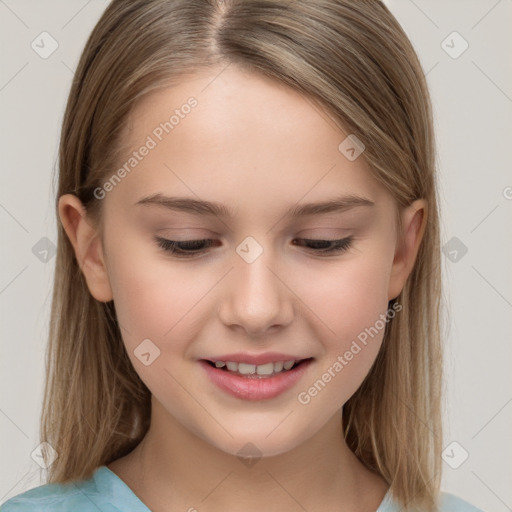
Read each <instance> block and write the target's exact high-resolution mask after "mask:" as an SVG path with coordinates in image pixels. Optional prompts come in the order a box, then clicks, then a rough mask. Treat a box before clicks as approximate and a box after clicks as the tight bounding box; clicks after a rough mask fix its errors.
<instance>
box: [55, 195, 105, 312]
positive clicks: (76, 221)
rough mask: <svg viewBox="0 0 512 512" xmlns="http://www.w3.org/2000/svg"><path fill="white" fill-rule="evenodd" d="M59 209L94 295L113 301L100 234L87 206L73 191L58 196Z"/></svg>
mask: <svg viewBox="0 0 512 512" xmlns="http://www.w3.org/2000/svg"><path fill="white" fill-rule="evenodd" d="M58 210H59V217H60V220H61V222H62V224H63V227H64V230H65V231H66V234H67V236H68V238H69V240H70V241H71V244H72V245H73V249H74V251H75V256H76V259H77V261H78V265H79V266H80V270H81V271H82V273H83V274H84V277H85V280H86V281H87V287H88V288H89V291H90V292H91V295H92V296H93V297H94V298H95V299H96V300H98V301H100V302H108V301H110V300H112V299H113V294H112V289H111V287H110V281H109V279H108V273H107V268H106V265H105V259H104V255H103V246H102V242H101V237H100V236H99V232H98V231H97V229H96V228H95V227H94V223H93V222H92V221H91V219H89V218H88V217H87V214H86V212H85V207H84V206H83V204H82V202H81V201H80V199H78V197H77V196H75V195H74V194H64V195H62V196H61V197H60V198H59V203H58Z"/></svg>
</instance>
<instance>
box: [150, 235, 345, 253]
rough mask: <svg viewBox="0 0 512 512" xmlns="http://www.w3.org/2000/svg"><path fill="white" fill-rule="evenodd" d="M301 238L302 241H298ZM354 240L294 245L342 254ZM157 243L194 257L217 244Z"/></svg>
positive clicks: (157, 239)
mask: <svg viewBox="0 0 512 512" xmlns="http://www.w3.org/2000/svg"><path fill="white" fill-rule="evenodd" d="M296 240H299V241H300V243H297V242H296ZM353 240H354V237H353V236H349V237H347V238H342V239H340V240H315V239H311V238H296V239H294V241H293V244H294V245H305V246H306V247H307V248H308V249H311V250H312V251H314V252H316V253H320V254H326V253H327V254H340V253H342V252H345V251H347V250H348V249H349V248H350V247H351V245H352V242H353ZM155 242H156V244H157V245H158V246H159V247H161V248H162V249H163V250H164V251H166V252H169V253H171V254H173V255H175V256H177V257H183V258H187V257H192V256H195V255H198V254H202V253H204V252H206V249H207V248H208V247H212V246H213V245H214V244H215V240H212V239H208V238H204V239H201V240H184V241H177V240H167V239H166V238H161V237H155Z"/></svg>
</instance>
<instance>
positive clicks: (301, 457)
mask: <svg viewBox="0 0 512 512" xmlns="http://www.w3.org/2000/svg"><path fill="white" fill-rule="evenodd" d="M256 450H257V449H256V448H251V445H247V446H246V451H247V453H248V454H249V457H248V458H243V457H242V456H239V455H232V454H229V453H226V452H224V451H222V450H219V449H218V448H216V447H215V446H212V445H211V444H210V443H208V442H206V441H205V440H203V439H201V438H200V437H198V436H196V435H195V434H194V433H193V432H190V431H189V430H188V429H186V428H185V427H184V426H183V425H182V424H181V423H179V422H178V421H177V420H176V419H175V418H174V417H172V416H171V415H169V414H168V413H167V412H166V411H165V409H164V408H163V407H162V405H161V404H159V403H158V402H157V401H155V400H154V401H153V407H152V418H151V427H150V429H149V430H148V432H147V434H146V436H145V437H144V439H143V441H142V442H141V443H140V444H139V445H138V446H137V447H136V448H135V449H134V450H133V451H132V452H131V453H130V454H128V455H127V456H126V457H123V458H122V459H118V460H117V461H114V462H113V463H111V464H109V468H110V469H111V470H112V471H114V472H115V473H116V474H117V475H118V476H119V477H120V478H121V479H123V480H124V481H125V483H126V484H127V485H128V486H129V487H130V488H131V489H132V491H133V492H134V493H135V494H136V495H137V496H138V497H139V498H140V499H141V501H142V502H143V503H145V504H146V505H147V506H148V508H150V509H151V510H152V511H153V512H160V511H162V512H163V511H167V510H187V511H188V510H190V511H194V510H195V509H197V510H207V511H208V512H217V511H219V512H220V511H222V512H226V511H231V510H244V511H246V512H252V511H259V510H276V511H277V510H295V509H297V510H301V509H302V510H307V511H309V512H314V511H317V510H318V511H320V510H322V511H323V512H326V511H329V510H333V511H334V510H338V511H339V510H346V511H354V512H374V511H375V510H377V508H378V506H379V504H380V503H381V501H382V499H383V497H384V495H385V493H386V491H387V488H388V486H387V484H386V483H385V481H384V480H383V479H382V478H381V477H380V476H379V475H377V474H375V473H373V472H371V471H369V470H368V469H367V468H366V467H365V466H364V465H363V464H362V463H361V462H360V461H359V460H358V459H357V457H356V456H355V455H354V454H353V452H352V451H351V450H350V449H349V448H348V446H347V445H346V443H345V440H344V437H343V431H342V421H341V415H338V414H336V415H334V416H333V417H332V418H331V419H330V420H329V421H328V422H327V423H326V424H325V425H324V426H323V427H322V428H320V429H319V430H317V431H316V432H315V434H314V435H313V436H312V437H310V438H309V439H307V440H306V441H305V442H304V443H302V444H301V445H299V446H296V447H295V448H293V449H291V450H289V451H287V452H286V453H283V454H280V455H275V456H272V457H259V456H258V454H257V451H256Z"/></svg>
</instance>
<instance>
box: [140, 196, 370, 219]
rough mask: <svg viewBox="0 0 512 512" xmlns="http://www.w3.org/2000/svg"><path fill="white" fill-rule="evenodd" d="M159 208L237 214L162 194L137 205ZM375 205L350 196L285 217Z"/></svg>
mask: <svg viewBox="0 0 512 512" xmlns="http://www.w3.org/2000/svg"><path fill="white" fill-rule="evenodd" d="M138 205H143V206H159V207H162V208H167V209H169V210H175V211H183V212H188V213H193V214H197V215H208V216H216V217H221V218H229V217H234V216H235V215H236V212H234V211H233V210H231V209H230V208H228V207H227V206H226V205H224V204H222V203H217V202H212V201H203V200H199V199H193V198H188V197H169V196H164V195H162V194H152V195H150V196H147V197H144V198H142V199H140V200H139V201H137V202H136V203H135V206H138ZM374 205H375V203H374V202H373V201H370V200H369V199H367V198H365V197H361V196H358V195H355V194H350V195H346V196H341V197H335V198H333V199H329V200H326V201H321V202H317V203H305V204H300V205H298V206H296V207H291V208H289V209H288V210H287V211H286V212H285V213H284V215H283V216H284V217H306V216H309V215H321V214H326V213H334V212H344V211H347V210H349V209H351V208H355V207H357V206H368V207H372V206H374Z"/></svg>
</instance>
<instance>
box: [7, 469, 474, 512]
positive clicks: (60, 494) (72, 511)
mask: <svg viewBox="0 0 512 512" xmlns="http://www.w3.org/2000/svg"><path fill="white" fill-rule="evenodd" d="M399 510H400V507H399V506H398V505H397V504H396V503H395V502H394V501H393V500H392V499H391V495H390V494H389V492H388V493H387V494H386V495H385V496H384V499H383V500H382V503H381V504H380V506H379V508H378V509H377V511H376V512H398V511H399ZM0 511H1V512H151V511H150V510H149V508H148V507H146V505H144V503H142V501H140V500H139V498H137V496H136V495H135V494H134V492H133V491H132V490H131V489H130V488H129V487H128V486H127V485H126V484H125V483H124V481H123V480H121V479H120V478H119V477H118V476H117V475H116V474H115V473H114V472H113V471H111V470H110V469H108V468H107V466H100V467H99V468H97V469H96V471H95V472H94V474H93V475H92V477H91V478H90V479H89V480H81V481H77V482H71V483H67V484H45V485H40V486H39V487H35V488H34V489H30V490H29V491H25V492H24V493H22V494H18V496H14V497H13V498H11V499H9V500H7V501H6V502H5V503H4V504H3V505H1V506H0ZM440 512H482V511H481V510H480V509H478V508H476V507H474V506H473V505H470V504H469V503H467V502H466V501H464V500H462V499H460V498H458V497H457V496H454V495H453V494H448V493H444V492H443V493H441V508H440Z"/></svg>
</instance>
